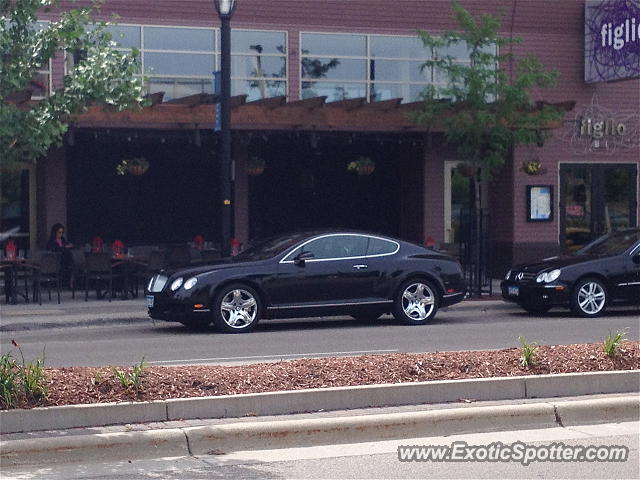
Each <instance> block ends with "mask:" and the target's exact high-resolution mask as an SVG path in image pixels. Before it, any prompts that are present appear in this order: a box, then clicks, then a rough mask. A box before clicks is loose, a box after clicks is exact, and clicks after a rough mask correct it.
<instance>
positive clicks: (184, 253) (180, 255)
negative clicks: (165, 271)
mask: <svg viewBox="0 0 640 480" xmlns="http://www.w3.org/2000/svg"><path fill="white" fill-rule="evenodd" d="M190 263H191V247H189V245H178V246H175V247H172V248H170V249H169V253H168V254H167V261H166V266H167V268H180V267H184V266H186V265H189V264H190Z"/></svg>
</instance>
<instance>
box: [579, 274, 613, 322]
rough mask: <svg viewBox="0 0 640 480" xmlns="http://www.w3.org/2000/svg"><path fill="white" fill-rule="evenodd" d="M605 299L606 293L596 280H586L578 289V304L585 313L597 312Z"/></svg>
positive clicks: (592, 313) (602, 306) (601, 307)
mask: <svg viewBox="0 0 640 480" xmlns="http://www.w3.org/2000/svg"><path fill="white" fill-rule="evenodd" d="M606 301H607V295H606V293H605V291H604V288H603V287H602V285H600V284H599V283H598V282H586V283H585V284H584V285H582V286H581V287H580V289H579V290H578V305H579V306H580V309H581V310H582V311H583V312H584V313H586V314H587V315H595V314H597V313H599V312H600V311H601V310H602V309H603V308H604V305H605V303H606Z"/></svg>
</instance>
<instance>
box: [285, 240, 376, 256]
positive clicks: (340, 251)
mask: <svg viewBox="0 0 640 480" xmlns="http://www.w3.org/2000/svg"><path fill="white" fill-rule="evenodd" d="M367 241H368V238H367V237H364V236H362V235H331V236H328V237H321V238H317V239H315V240H312V241H310V242H309V243H307V244H306V245H304V246H302V247H300V248H297V249H296V251H295V252H293V253H292V254H290V255H288V256H287V260H289V259H292V258H294V257H295V256H296V255H299V254H300V253H302V252H309V253H311V254H312V255H313V258H314V259H315V260H328V259H334V258H349V257H364V256H365V253H366V251H367Z"/></svg>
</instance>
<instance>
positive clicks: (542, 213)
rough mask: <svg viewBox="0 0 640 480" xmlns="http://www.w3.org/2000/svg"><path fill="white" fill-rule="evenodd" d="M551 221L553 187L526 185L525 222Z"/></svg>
mask: <svg viewBox="0 0 640 480" xmlns="http://www.w3.org/2000/svg"><path fill="white" fill-rule="evenodd" d="M552 220H553V185H527V222H551V221H552Z"/></svg>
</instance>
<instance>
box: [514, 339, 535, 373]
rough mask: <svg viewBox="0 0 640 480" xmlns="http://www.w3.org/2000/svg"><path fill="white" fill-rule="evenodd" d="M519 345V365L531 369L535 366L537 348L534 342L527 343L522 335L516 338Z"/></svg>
mask: <svg viewBox="0 0 640 480" xmlns="http://www.w3.org/2000/svg"><path fill="white" fill-rule="evenodd" d="M518 341H519V342H520V345H522V353H521V354H520V363H521V365H522V366H523V367H531V366H533V365H535V364H536V355H537V353H538V347H537V343H536V342H528V341H527V339H526V338H525V337H523V336H522V335H521V336H519V337H518Z"/></svg>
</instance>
